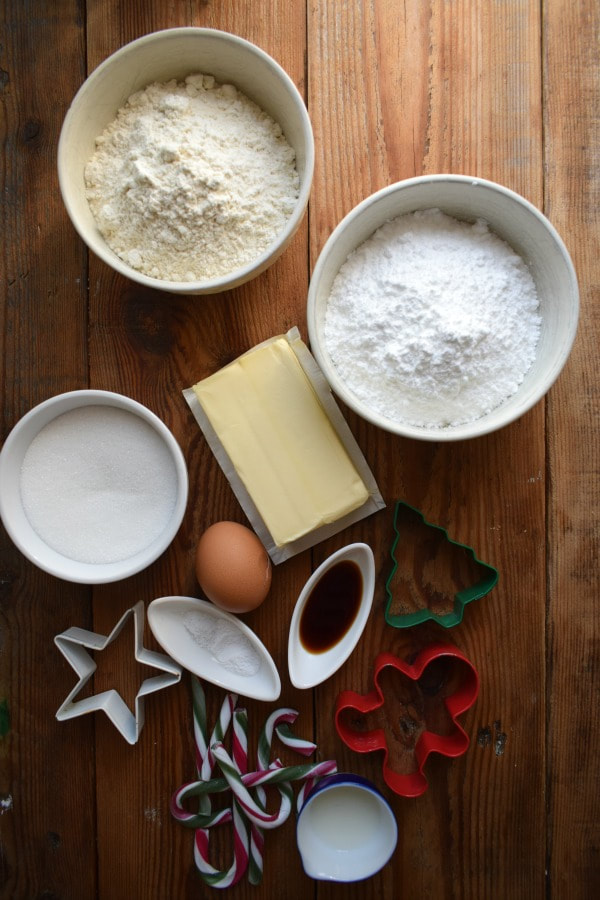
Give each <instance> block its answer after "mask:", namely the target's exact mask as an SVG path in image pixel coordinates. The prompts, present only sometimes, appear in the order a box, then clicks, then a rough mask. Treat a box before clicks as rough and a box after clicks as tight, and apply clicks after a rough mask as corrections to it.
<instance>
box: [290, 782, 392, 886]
mask: <svg viewBox="0 0 600 900" xmlns="http://www.w3.org/2000/svg"><path fill="white" fill-rule="evenodd" d="M397 841H398V826H397V824H396V819H395V818H394V813H393V812H392V809H391V807H390V805H389V803H388V802H387V800H386V799H385V797H383V795H382V794H381V793H380V792H379V791H378V790H377V788H376V787H375V785H374V784H372V783H371V782H370V781H368V780H367V779H366V778H361V776H360V775H351V774H345V773H342V772H340V773H338V774H337V775H328V776H326V777H325V778H322V779H321V780H320V781H319V782H318V783H317V785H316V787H315V788H313V790H312V791H311V792H310V794H309V795H308V797H307V798H306V800H305V802H304V805H303V806H302V809H301V810H300V813H299V815H298V820H297V823H296V842H297V844H298V850H299V852H300V857H301V859H302V865H303V867H304V871H305V872H306V874H307V875H308V876H310V878H316V879H318V880H320V881H342V882H351V881H362V880H363V879H364V878H370V877H371V875H374V874H375V873H376V872H378V871H379V870H380V869H381V868H383V866H385V864H386V863H387V862H388V861H389V859H390V858H391V856H392V854H393V852H394V850H395V849H396V844H397Z"/></svg>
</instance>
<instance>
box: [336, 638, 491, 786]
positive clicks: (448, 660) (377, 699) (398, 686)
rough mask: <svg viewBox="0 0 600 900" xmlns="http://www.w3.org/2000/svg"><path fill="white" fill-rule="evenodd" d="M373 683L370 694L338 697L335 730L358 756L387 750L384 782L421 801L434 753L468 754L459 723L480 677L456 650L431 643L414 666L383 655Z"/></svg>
mask: <svg viewBox="0 0 600 900" xmlns="http://www.w3.org/2000/svg"><path fill="white" fill-rule="evenodd" d="M390 670H394V671H390ZM386 671H387V673H388V675H387V676H386ZM388 676H391V677H388ZM384 677H386V678H387V681H386V684H385V687H384V686H382V681H383V680H384ZM373 682H374V685H375V689H374V690H373V691H371V692H370V693H368V694H364V695H363V694H357V693H355V692H354V691H342V693H341V694H339V696H338V698H337V702H336V708H335V727H336V729H337V732H338V734H339V736H340V738H341V739H342V741H343V742H344V743H345V744H346V746H347V747H349V748H350V749H351V750H355V751H356V752H357V753H372V752H373V751H375V750H383V762H382V772H383V778H384V781H385V783H386V784H387V785H388V787H390V788H391V789H392V790H393V791H394V792H395V793H396V794H400V795H401V796H403V797H418V796H420V795H421V794H423V793H424V792H425V791H426V790H427V779H426V778H425V775H424V774H423V769H424V766H425V763H426V761H427V757H428V756H429V754H430V753H440V754H442V755H443V756H448V757H457V756H461V755H462V754H463V753H464V752H465V751H466V750H467V748H468V746H469V737H468V735H467V734H466V732H465V731H464V730H463V729H462V728H461V726H460V725H459V724H458V722H457V721H456V719H457V717H458V716H459V715H461V713H464V712H466V710H467V709H469V708H470V707H471V706H472V705H473V704H474V703H475V700H476V699H477V695H478V693H479V676H478V674H477V671H476V670H475V668H474V667H473V665H472V664H471V663H470V662H469V660H468V659H467V657H466V656H465V655H464V654H463V653H461V651H460V650H458V648H456V647H453V646H451V645H449V644H430V645H429V646H427V647H425V648H424V649H423V650H421V651H420V652H419V654H418V655H417V657H416V659H415V660H414V662H413V663H409V662H406V661H404V660H401V659H399V658H398V657H397V656H394V655H393V654H392V653H380V654H379V656H378V657H377V659H376V660H375V672H374V675H373ZM368 722H371V723H372V724H374V725H375V727H374V728H373V727H369V728H368V727H367V723H368Z"/></svg>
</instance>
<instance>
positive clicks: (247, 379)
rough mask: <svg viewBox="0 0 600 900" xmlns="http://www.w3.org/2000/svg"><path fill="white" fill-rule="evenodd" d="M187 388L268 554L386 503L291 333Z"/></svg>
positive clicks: (303, 349) (316, 372) (314, 368)
mask: <svg viewBox="0 0 600 900" xmlns="http://www.w3.org/2000/svg"><path fill="white" fill-rule="evenodd" d="M311 370H312V371H311ZM311 375H312V377H311ZM319 376H320V380H319ZM191 391H192V392H193V401H195V402H193V403H192V402H190V396H189V393H190V392H189V391H184V394H185V395H186V399H187V400H188V403H190V405H191V406H192V410H193V411H194V413H195V414H196V418H197V419H198V421H199V422H200V425H201V426H202V427H203V431H204V433H205V435H206V437H207V439H208V440H209V443H210V444H211V446H212V449H213V450H214V451H215V453H216V455H217V459H218V460H219V462H220V464H221V466H222V468H223V469H224V471H225V473H226V475H227V476H228V478H229V480H230V482H231V483H232V486H233V488H234V490H235V491H236V494H237V495H238V499H240V501H241V502H242V505H243V506H244V508H245V509H246V512H247V513H248V515H249V518H250V519H251V521H252V524H253V525H254V527H255V529H256V530H257V533H258V534H259V537H261V538H262V539H263V542H264V543H265V545H266V546H267V549H268V550H269V552H270V553H271V556H272V558H275V559H277V560H280V559H282V558H285V557H286V556H288V555H291V554H290V553H289V552H287V553H286V552H285V548H292V552H298V550H299V549H302V547H303V546H305V545H308V546H310V545H311V544H313V543H315V540H314V538H312V539H311V540H310V541H309V542H307V540H306V538H307V536H308V535H311V536H312V535H315V534H319V532H320V530H321V529H324V528H325V529H328V533H333V531H337V530H339V528H340V527H343V525H342V526H340V524H339V523H343V522H344V521H345V520H346V519H347V517H349V516H352V514H353V513H356V511H357V510H363V508H365V506H369V507H370V506H373V508H369V510H368V511H370V512H373V511H374V510H375V509H377V508H380V506H383V505H384V504H383V501H382V500H381V496H380V495H379V492H378V490H377V486H376V484H375V482H374V480H373V478H372V475H371V473H370V471H369V470H368V467H367V465H366V462H365V460H364V458H363V457H362V454H361V453H360V450H359V448H358V446H357V445H356V442H355V441H354V438H353V437H352V435H351V433H350V431H349V429H348V428H347V425H346V423H345V421H344V420H343V417H342V416H341V413H340V411H339V408H338V407H337V404H335V401H334V400H333V397H332V396H331V392H330V391H329V389H328V388H327V386H326V385H325V384H324V379H323V378H322V375H321V373H320V370H318V367H317V366H316V363H315V361H314V359H313V357H312V355H311V354H310V353H309V351H308V348H307V347H306V346H305V345H304V344H303V343H302V341H301V339H300V336H299V333H298V331H297V329H293V330H292V331H291V332H290V333H288V334H287V335H280V336H277V337H275V338H272V339H271V340H268V341H265V342H264V343H262V344H259V345H258V346H257V347H254V348H252V349H251V350H249V351H248V352H247V353H244V354H243V355H242V356H240V357H238V359H236V360H234V361H233V362H232V363H230V364H229V365H227V366H225V367H224V368H222V369H220V370H219V371H217V372H215V373H214V374H212V375H209V376H208V377H207V378H204V379H203V380H202V381H199V382H198V383H197V384H195V385H193V387H192V389H191ZM196 404H197V406H196ZM332 404H333V407H334V408H335V411H336V413H337V414H336V415H332ZM340 420H341V421H340ZM218 451H219V452H218ZM223 451H224V452H223ZM236 488H237V489H236ZM240 491H241V493H240ZM244 501H246V502H244ZM248 501H250V507H251V508H250V512H249V511H248V509H247V508H246V507H247V506H248ZM252 513H256V514H257V516H258V518H259V520H260V526H261V527H259V528H257V527H256V516H253V515H252ZM363 514H368V512H364V513H361V515H363ZM354 518H356V517H353V519H354ZM263 526H264V529H265V531H266V533H264V534H261V529H262V528H263ZM331 526H334V527H333V530H332V528H331ZM303 539H304V540H303Z"/></svg>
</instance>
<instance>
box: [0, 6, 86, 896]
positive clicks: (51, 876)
mask: <svg viewBox="0 0 600 900" xmlns="http://www.w3.org/2000/svg"><path fill="white" fill-rule="evenodd" d="M79 12H80V11H79V6H78V4H77V3H75V2H69V0H60V2H57V3H55V4H52V5H51V6H50V7H48V6H47V5H43V4H36V3H33V2H25V3H21V2H18V3H10V2H9V3H4V4H3V5H2V8H1V10H0V142H1V144H2V154H1V156H0V193H1V196H2V202H1V203H0V234H1V235H2V239H1V241H0V267H1V278H0V304H1V314H0V345H1V347H2V354H1V363H0V382H1V391H2V404H1V407H0V416H1V421H2V428H1V431H2V440H4V439H5V438H6V436H7V434H8V432H9V431H10V429H11V428H12V427H13V425H14V424H15V423H16V422H17V420H18V419H19V418H20V417H21V416H22V415H23V414H24V413H25V412H27V410H28V409H29V408H30V407H32V406H34V405H35V404H36V403H38V402H40V401H42V400H45V399H47V398H48V397H50V396H52V395H54V394H58V393H60V392H62V391H65V390H70V389H75V388H82V387H86V386H87V354H86V325H87V305H86V280H87V265H86V254H85V252H84V251H83V248H82V247H81V243H80V241H79V239H78V238H77V237H76V235H75V232H74V231H73V229H72V227H71V226H70V223H69V222H68V219H67V216H66V212H65V210H64V207H63V204H62V201H61V199H60V194H59V190H58V179H57V174H56V162H55V161H56V144H57V140H58V134H59V131H60V127H61V124H62V119H63V117H64V114H65V112H66V109H67V106H68V103H69V101H70V97H71V96H72V94H73V93H74V92H75V90H76V88H77V87H78V85H79V83H80V80H81V77H82V75H83V73H84V36H83V22H82V21H81V18H80V16H79ZM58 45H60V46H61V58H60V61H59V60H58V59H57V56H56V51H55V47H56V46H58ZM90 616H91V605H90V593H89V591H88V590H87V589H83V588H79V587H77V586H74V585H68V584H65V583H62V582H60V581H58V580H57V579H55V578H52V577H51V576H49V575H45V574H44V573H42V572H41V571H39V570H38V569H36V568H35V566H33V565H31V564H30V563H28V562H27V561H26V560H25V559H24V557H23V556H22V555H21V554H20V553H19V551H18V550H17V549H16V548H15V547H14V546H13V545H12V543H11V542H10V540H9V539H8V537H7V536H6V533H5V531H4V529H3V528H2V547H1V551H0V703H1V704H2V721H3V724H2V728H1V730H0V800H1V803H2V806H1V808H0V813H1V817H0V890H1V892H2V896H3V897H7V898H8V897H36V896H41V895H42V894H43V893H44V892H46V893H47V894H52V895H53V896H62V897H65V898H67V897H73V898H75V897H77V896H93V895H94V893H95V868H96V864H95V847H94V843H95V840H94V838H95V824H96V823H95V816H94V795H95V785H94V755H93V740H94V737H93V736H94V723H93V722H92V721H91V720H89V719H88V720H87V721H83V720H81V721H79V722H77V723H74V725H73V728H71V729H67V730H66V729H65V728H64V727H63V726H62V725H61V724H59V723H58V722H56V721H55V719H54V712H55V710H56V709H57V708H58V706H59V704H60V703H61V702H62V701H63V699H64V698H65V696H66V695H67V693H68V691H69V690H70V689H71V686H72V685H73V683H74V678H75V675H74V673H73V671H72V670H71V669H70V667H69V666H68V665H67V664H66V663H64V662H63V660H62V657H61V656H60V654H59V652H58V650H57V649H56V647H55V646H54V643H53V640H52V638H53V635H54V634H56V633H58V632H60V631H62V630H63V629H64V628H66V627H68V626H69V625H70V624H73V623H75V622H77V623H79V624H82V625H86V624H89V622H90ZM88 750H89V751H90V752H89V753H88V752H87V751H88ZM81 751H83V752H81Z"/></svg>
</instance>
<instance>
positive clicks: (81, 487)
mask: <svg viewBox="0 0 600 900" xmlns="http://www.w3.org/2000/svg"><path fill="white" fill-rule="evenodd" d="M187 497H188V475H187V468H186V464H185V460H184V457H183V454H182V452H181V449H180V447H179V444H178V443H177V441H176V440H175V437H174V436H173V435H172V433H171V432H170V431H169V429H168V428H167V426H166V425H165V424H164V423H163V422H162V420H161V419H159V418H158V416H156V415H155V414H154V413H153V412H151V411H150V410H149V409H148V408H147V407H145V406H143V405H142V404H141V403H138V402H137V401H135V400H132V399H131V398H129V397H125V396H123V395H121V394H115V393H113V392H111V391H98V390H81V391H69V392H68V393H66V394H59V395H57V396H56V397H51V398H50V399H48V400H45V401H44V402H42V403H40V404H38V405H37V406H35V407H33V409H31V410H30V411H29V412H28V413H26V414H25V415H24V416H23V418H22V419H20V420H19V422H17V424H16V425H15V426H14V428H13V429H12V431H11V432H10V434H9V436H8V438H7V439H6V442H5V444H4V446H3V448H2V451H1V452H0V517H1V518H2V522H3V523H4V526H5V528H6V530H7V532H8V534H9V536H10V537H11V538H12V540H13V541H14V543H15V544H16V546H17V547H18V548H19V550H20V551H21V552H22V553H23V554H24V555H25V556H26V557H27V558H28V559H29V560H30V561H31V562H33V563H35V565H37V566H38V567H39V568H40V569H43V570H44V571H45V572H49V573H50V574H52V575H55V576H57V577H58V578H63V579H64V580H65V581H72V582H77V583H80V584H103V583H106V582H112V581H119V580H120V579H122V578H127V577H128V576H129V575H133V574H134V573H136V572H139V571H141V570H142V569H145V568H146V567H147V566H149V565H150V564H151V563H152V562H154V561H155V560H156V559H157V558H158V557H159V556H160V555H161V554H162V553H163V551H165V550H166V549H167V547H168V546H169V544H170V543H171V541H172V540H173V538H174V537H175V535H176V533H177V531H178V529H179V526H180V525H181V521H182V519H183V515H184V513H185V509H186V505H187Z"/></svg>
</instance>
